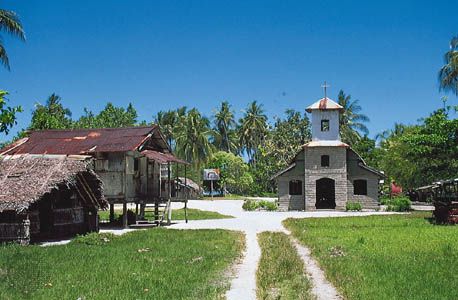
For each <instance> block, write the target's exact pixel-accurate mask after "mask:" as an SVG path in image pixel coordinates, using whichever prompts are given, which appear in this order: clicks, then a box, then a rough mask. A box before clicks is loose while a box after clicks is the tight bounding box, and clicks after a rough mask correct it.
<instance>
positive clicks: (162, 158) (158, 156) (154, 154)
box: [140, 150, 189, 165]
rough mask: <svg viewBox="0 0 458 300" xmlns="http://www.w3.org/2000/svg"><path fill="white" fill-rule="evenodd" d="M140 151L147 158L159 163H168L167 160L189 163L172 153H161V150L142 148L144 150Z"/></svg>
mask: <svg viewBox="0 0 458 300" xmlns="http://www.w3.org/2000/svg"><path fill="white" fill-rule="evenodd" d="M140 153H141V154H143V155H145V156H146V157H148V158H149V159H152V160H154V161H157V162H158V163H160V164H165V163H169V162H176V163H179V164H186V165H189V163H188V162H187V161H184V160H182V159H179V158H178V157H176V156H174V155H173V154H172V153H162V152H159V151H154V150H144V151H142V152H140Z"/></svg>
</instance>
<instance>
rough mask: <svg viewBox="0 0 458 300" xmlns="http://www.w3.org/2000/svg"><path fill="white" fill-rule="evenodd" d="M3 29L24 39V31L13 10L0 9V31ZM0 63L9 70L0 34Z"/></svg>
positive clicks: (8, 62)
mask: <svg viewBox="0 0 458 300" xmlns="http://www.w3.org/2000/svg"><path fill="white" fill-rule="evenodd" d="M1 31H4V32H6V33H8V34H10V35H12V36H15V37H18V38H19V39H20V40H22V41H25V33H24V30H23V29H22V24H21V21H20V20H19V17H18V16H17V15H16V13H15V12H14V11H10V10H5V9H0V32H1ZM0 63H1V64H3V66H5V68H7V69H8V70H10V61H9V59H8V54H7V53H6V49H5V46H4V45H3V43H2V39H1V36H0Z"/></svg>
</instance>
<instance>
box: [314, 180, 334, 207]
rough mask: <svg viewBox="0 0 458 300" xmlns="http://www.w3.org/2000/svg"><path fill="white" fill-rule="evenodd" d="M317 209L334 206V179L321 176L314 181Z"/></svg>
mask: <svg viewBox="0 0 458 300" xmlns="http://www.w3.org/2000/svg"><path fill="white" fill-rule="evenodd" d="M315 207H316V208H317V209H334V208H336V189H335V181H334V180H332V179H330V178H321V179H319V180H317V181H316V204H315Z"/></svg>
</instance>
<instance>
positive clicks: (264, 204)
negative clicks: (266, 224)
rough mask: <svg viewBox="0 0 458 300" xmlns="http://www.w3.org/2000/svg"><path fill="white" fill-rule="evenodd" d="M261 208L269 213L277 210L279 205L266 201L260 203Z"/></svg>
mask: <svg viewBox="0 0 458 300" xmlns="http://www.w3.org/2000/svg"><path fill="white" fill-rule="evenodd" d="M259 206H260V207H261V208H264V209H265V210H268V211H275V210H277V203H275V202H272V201H266V200H262V201H259Z"/></svg>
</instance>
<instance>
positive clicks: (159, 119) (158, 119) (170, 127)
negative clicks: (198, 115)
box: [154, 106, 187, 150]
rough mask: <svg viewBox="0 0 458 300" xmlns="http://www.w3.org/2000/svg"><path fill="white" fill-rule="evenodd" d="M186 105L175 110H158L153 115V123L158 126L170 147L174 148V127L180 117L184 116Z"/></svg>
mask: <svg viewBox="0 0 458 300" xmlns="http://www.w3.org/2000/svg"><path fill="white" fill-rule="evenodd" d="M186 112H187V107H186V106H182V107H180V108H177V109H176V110H168V111H159V112H158V113H157V114H156V116H155V117H154V123H155V124H157V125H158V126H159V128H160V129H161V132H162V134H163V135H164V136H165V138H166V139H167V141H168V142H169V145H170V147H172V149H174V150H175V146H176V145H175V127H176V126H177V125H178V123H179V122H180V120H181V118H182V117H185V116H186Z"/></svg>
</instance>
